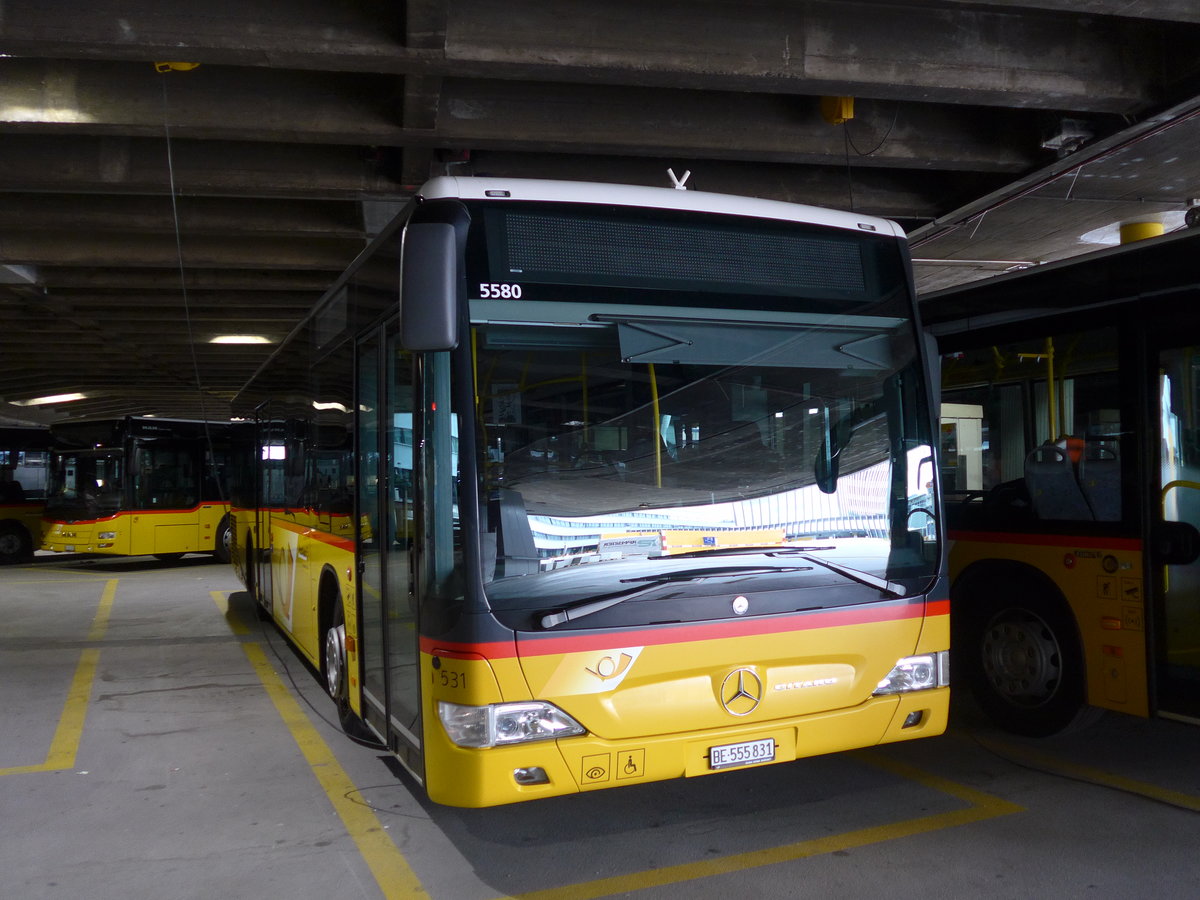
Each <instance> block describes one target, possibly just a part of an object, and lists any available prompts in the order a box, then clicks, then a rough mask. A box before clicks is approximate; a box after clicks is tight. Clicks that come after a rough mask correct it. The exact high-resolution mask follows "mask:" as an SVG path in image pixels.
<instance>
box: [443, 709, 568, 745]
mask: <svg viewBox="0 0 1200 900" xmlns="http://www.w3.org/2000/svg"><path fill="white" fill-rule="evenodd" d="M438 718H440V719H441V720H442V727H443V728H445V729H446V734H447V735H449V737H450V740H452V741H454V743H456V744H458V746H460V747H499V746H504V745H507V744H521V743H525V742H526V741H545V740H550V739H552V738H560V737H570V736H571V735H575V734H583V733H584V727H583V726H582V725H580V724H579V723H578V722H576V721H575V720H574V719H572V718H571V717H570V716H568V715H567V714H566V713H565V712H563V711H562V710H561V709H559V708H558V707H557V706H554V705H553V704H550V703H542V702H540V701H536V700H534V701H526V702H523V703H493V704H491V705H490V706H460V705H459V704H457V703H447V702H446V701H444V700H440V701H438Z"/></svg>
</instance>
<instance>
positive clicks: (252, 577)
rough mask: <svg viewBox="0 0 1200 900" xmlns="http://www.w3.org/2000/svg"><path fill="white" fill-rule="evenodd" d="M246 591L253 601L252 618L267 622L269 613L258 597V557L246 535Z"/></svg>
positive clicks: (251, 540)
mask: <svg viewBox="0 0 1200 900" xmlns="http://www.w3.org/2000/svg"><path fill="white" fill-rule="evenodd" d="M246 590H247V591H249V592H250V599H251V600H252V601H254V616H255V618H257V619H258V621H260V622H269V621H270V620H271V613H270V610H268V609H267V608H266V607H265V606H263V601H262V598H261V597H260V596H259V595H258V594H259V592H258V557H257V556H255V555H254V540H253V539H252V538H251V537H250V536H249V535H246Z"/></svg>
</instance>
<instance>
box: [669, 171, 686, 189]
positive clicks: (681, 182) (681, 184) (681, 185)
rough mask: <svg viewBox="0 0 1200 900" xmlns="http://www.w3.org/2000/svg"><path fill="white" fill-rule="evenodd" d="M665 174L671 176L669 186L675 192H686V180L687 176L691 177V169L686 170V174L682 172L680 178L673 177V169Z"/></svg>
mask: <svg viewBox="0 0 1200 900" xmlns="http://www.w3.org/2000/svg"><path fill="white" fill-rule="evenodd" d="M667 174H668V175H670V176H671V186H672V187H673V188H675V190H677V191H686V190H687V180H688V178H689V176H691V174H692V170H691V169H688V170H687V171H686V172H684V173H683V177H682V178H676V177H675V170H674V169H667Z"/></svg>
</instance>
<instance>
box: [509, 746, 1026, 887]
mask: <svg viewBox="0 0 1200 900" xmlns="http://www.w3.org/2000/svg"><path fill="white" fill-rule="evenodd" d="M850 755H851V756H853V757H854V758H855V759H858V760H860V761H862V762H865V763H868V764H869V765H873V766H876V767H878V768H881V769H884V770H886V771H888V772H891V773H893V774H895V775H898V776H900V777H902V778H907V779H909V780H912V781H916V782H918V783H919V784H922V785H925V786H926V787H929V788H933V789H934V790H937V791H940V792H942V793H945V794H950V795H951V796H953V797H957V798H958V799H960V800H964V801H966V802H967V803H970V804H971V806H969V807H967V808H966V809H960V810H954V811H952V812H945V813H938V814H935V815H931V816H921V817H920V818H916V819H909V820H906V821H903V822H895V823H892V824H890V825H876V826H872V827H870V828H860V829H857V830H855V831H848V832H845V833H844V834H835V835H830V836H829V837H823V838H816V839H814V840H811V841H800V842H798V843H795V844H785V845H784V846H782V847H771V848H767V849H764V850H752V851H750V852H748V853H734V854H731V855H729V856H723V857H721V858H720V859H709V860H704V861H702V862H694V863H684V864H682V865H677V866H668V867H666V868H663V869H654V870H652V871H649V872H635V873H632V874H629V875H617V876H614V877H611V878H600V879H597V880H595V881H585V882H580V883H579V884H571V885H565V886H563V887H557V888H549V889H547V890H542V891H532V892H530V893H528V894H518V895H516V896H517V898H519V900H550V898H553V900H591V898H595V897H604V896H606V895H608V894H618V893H621V892H623V891H637V890H644V889H645V888H649V887H661V886H663V885H668V884H679V883H681V882H684V881H693V880H695V879H698V878H709V877H712V876H714V875H727V874H729V873H731V872H738V871H742V870H744V869H753V868H756V867H758V866H769V865H773V864H775V863H781V862H791V861H793V860H797V859H804V858H806V857H810V856H820V855H822V854H826V853H834V852H836V851H838V850H850V849H853V848H855V847H865V846H867V845H869V844H878V843H883V842H885V841H893V840H896V839H897V838H902V837H911V836H912V835H916V834H925V833H927V832H930V831H938V830H940V829H943V828H954V827H957V826H959V825H968V824H970V823H972V822H980V821H983V820H984V819H992V818H995V817H997V816H1006V815H1009V814H1011V813H1016V812H1023V811H1024V809H1025V808H1024V807H1023V806H1018V805H1017V804H1015V803H1009V802H1008V801H1007V800H1002V799H1000V798H999V797H996V796H993V795H992V794H987V793H984V792H983V791H978V790H975V789H974V788H971V787H968V786H967V785H964V784H959V783H957V782H954V781H950V780H949V779H945V778H940V777H938V776H936V775H932V774H930V773H928V772H924V771H922V770H920V769H917V768H915V767H913V766H909V765H906V764H904V763H900V762H896V761H895V760H891V759H888V758H887V757H885V756H883V755H882V754H879V753H878V752H871V753H866V752H858V753H853V754H850Z"/></svg>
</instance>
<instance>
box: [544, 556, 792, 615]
mask: <svg viewBox="0 0 1200 900" xmlns="http://www.w3.org/2000/svg"><path fill="white" fill-rule="evenodd" d="M809 568H811V567H809V566H784V567H778V566H722V567H720V568H719V569H688V570H686V571H683V572H666V573H663V574H660V575H642V576H639V577H637V578H624V579H622V580H621V583H622V584H629V583H631V582H635V581H636V582H645V583H644V584H640V585H639V586H638V587H635V588H631V589H628V590H624V591H618V592H617V593H615V594H609V595H608V596H607V597H601V598H600V599H598V600H584V601H583V602H582V603H576V604H575V605H573V606H568V607H565V608H564V609H560V610H558V611H557V612H552V613H548V614H547V615H544V616H542V620H541V625H542V627H543V628H554V627H555V626H556V625H561V624H563V623H564V622H573V621H575V620H576V619H583V618H586V617H587V616H590V615H592V614H594V613H598V612H603V611H604V610H606V609H609V608H611V607H613V606H616V605H617V604H619V603H624V602H625V601H626V600H632V599H634V598H635V597H640V596H642V595H643V594H648V593H650V591H652V590H654V588H657V587H661V586H662V585H664V584H670V583H671V582H674V581H703V580H705V579H706V578H728V577H729V576H731V575H774V574H776V573H778V572H803V571H807V570H808V569H809Z"/></svg>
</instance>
